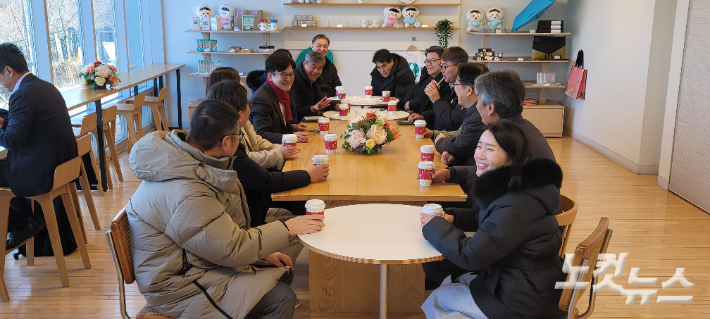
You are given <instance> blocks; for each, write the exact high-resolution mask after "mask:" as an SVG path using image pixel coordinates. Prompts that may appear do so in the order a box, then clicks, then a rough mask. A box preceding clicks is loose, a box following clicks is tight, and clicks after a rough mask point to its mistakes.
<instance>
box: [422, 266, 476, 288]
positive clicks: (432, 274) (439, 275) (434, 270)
mask: <svg viewBox="0 0 710 319" xmlns="http://www.w3.org/2000/svg"><path fill="white" fill-rule="evenodd" d="M422 268H424V289H426V290H431V289H436V288H438V287H439V286H441V283H442V282H443V281H444V279H446V277H448V276H451V280H452V281H453V280H455V279H456V278H458V277H459V276H461V275H463V274H465V273H467V272H471V271H469V270H466V269H463V268H461V267H459V266H457V265H456V264H454V263H452V262H451V261H449V260H448V259H444V260H439V261H433V262H428V263H423V264H422Z"/></svg>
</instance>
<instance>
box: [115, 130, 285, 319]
mask: <svg viewBox="0 0 710 319" xmlns="http://www.w3.org/2000/svg"><path fill="white" fill-rule="evenodd" d="M186 140H187V133H186V132H184V131H179V130H175V131H172V132H154V133H151V134H149V135H147V136H145V137H143V138H142V139H140V140H139V141H138V143H136V145H135V146H134V147H133V149H132V151H131V154H130V157H129V161H130V164H131V169H133V173H134V174H135V175H136V177H137V178H139V179H140V180H142V181H143V182H142V183H141V185H140V186H139V187H138V190H136V193H135V194H134V195H133V197H131V199H130V201H129V202H128V204H127V207H126V211H127V213H128V220H129V225H130V228H131V251H132V253H133V264H134V270H135V273H136V282H137V283H138V289H139V291H140V292H141V293H142V294H143V296H144V297H145V298H146V300H147V302H148V304H149V305H150V306H151V307H153V308H154V309H155V310H157V311H158V312H160V313H161V314H162V315H165V316H169V317H178V318H220V319H222V318H224V316H223V315H222V314H221V313H220V312H219V311H218V310H217V309H216V308H215V307H214V306H212V305H211V303H210V302H209V301H208V299H207V297H206V296H205V294H204V293H202V292H201V291H200V289H199V288H198V286H197V285H195V284H194V283H193V282H197V283H199V284H200V285H201V286H202V287H204V288H206V291H207V293H208V294H209V296H210V297H211V298H212V299H213V300H214V301H215V302H216V304H217V305H218V306H219V307H220V308H222V309H223V310H224V311H225V312H226V313H228V314H229V315H230V316H232V317H233V318H243V317H244V316H245V315H246V314H247V313H248V312H249V310H251V309H252V308H253V307H254V305H255V304H256V303H257V302H258V301H259V300H260V299H261V298H262V297H263V296H264V295H265V294H266V293H267V292H269V291H270V290H271V289H272V288H273V287H274V286H275V285H276V282H277V280H278V279H279V278H280V277H281V275H282V274H283V273H284V270H283V269H280V268H265V269H259V268H256V267H254V266H252V265H251V264H253V263H255V262H257V261H259V260H261V259H262V258H264V257H266V256H268V255H269V254H272V253H274V252H276V251H278V250H279V249H282V248H284V247H286V246H288V244H289V233H288V230H287V229H286V227H285V226H284V225H283V224H282V223H281V222H278V221H277V222H272V223H268V224H266V225H263V226H259V227H257V228H249V221H250V218H249V210H248V207H247V204H246V199H245V197H244V189H243V188H242V185H241V183H240V182H239V180H238V179H237V173H236V172H234V171H232V170H231V166H232V161H233V159H232V158H214V157H210V156H206V155H205V154H204V153H202V152H200V151H199V150H197V149H195V148H193V147H192V146H190V145H189V144H188V143H187V142H186Z"/></svg>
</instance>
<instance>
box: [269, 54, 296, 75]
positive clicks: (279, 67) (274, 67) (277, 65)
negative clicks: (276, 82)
mask: <svg viewBox="0 0 710 319" xmlns="http://www.w3.org/2000/svg"><path fill="white" fill-rule="evenodd" d="M289 65H290V66H291V67H292V68H293V69H294V70H295V69H296V62H293V59H292V58H291V57H289V56H288V55H286V54H272V55H271V56H269V58H267V59H266V67H265V69H266V72H267V73H276V72H283V71H286V69H288V67H289Z"/></svg>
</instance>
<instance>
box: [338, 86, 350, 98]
mask: <svg viewBox="0 0 710 319" xmlns="http://www.w3.org/2000/svg"><path fill="white" fill-rule="evenodd" d="M335 94H336V95H337V96H338V99H339V100H342V99H344V98H345V96H347V94H346V92H345V87H342V86H337V87H335Z"/></svg>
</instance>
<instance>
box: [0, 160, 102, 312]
mask: <svg viewBox="0 0 710 319" xmlns="http://www.w3.org/2000/svg"><path fill="white" fill-rule="evenodd" d="M80 169H81V158H79V157H77V158H73V159H71V160H69V161H67V162H65V163H62V164H61V165H59V166H57V169H56V170H55V171H54V184H53V186H52V190H51V191H50V192H49V193H46V194H42V195H37V196H32V197H29V199H30V200H33V201H35V202H37V203H39V204H40V206H41V207H42V212H43V214H44V220H45V222H46V224H47V231H48V232H49V238H50V241H51V243H52V251H53V252H54V259H55V260H56V262H57V268H58V270H59V278H60V280H61V282H62V286H64V287H68V286H69V276H68V275H67V266H66V263H65V262H64V251H63V250H62V244H61V241H60V237H59V227H58V226H57V217H56V215H55V212H54V204H53V202H52V201H53V200H54V198H56V197H57V196H61V198H62V203H64V207H65V209H66V212H67V218H68V219H69V223H70V224H71V229H72V233H73V234H74V239H76V244H77V246H78V248H79V253H80V255H81V259H82V261H83V263H84V267H85V268H86V269H89V268H91V262H90V261H89V254H88V252H87V251H86V242H85V240H84V234H82V232H81V230H82V226H81V225H80V224H81V223H80V221H79V216H78V214H77V211H76V208H75V205H74V200H73V198H72V189H74V192H76V188H75V187H74V183H73V181H74V180H75V179H77V178H78V177H79V171H80ZM14 197H17V196H15V194H13V193H12V191H11V190H10V189H9V188H0V234H3V235H5V236H7V222H8V216H9V212H10V200H11V199H13V198H14ZM3 238H5V237H3ZM25 243H26V244H27V264H28V265H31V264H32V263H33V262H34V240H33V239H29V240H27V241H25ZM7 253H8V251H6V250H5V245H4V244H0V256H2V258H0V299H2V300H3V301H9V300H10V296H9V295H8V293H7V287H6V286H5V280H4V269H5V255H6V254H7Z"/></svg>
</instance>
